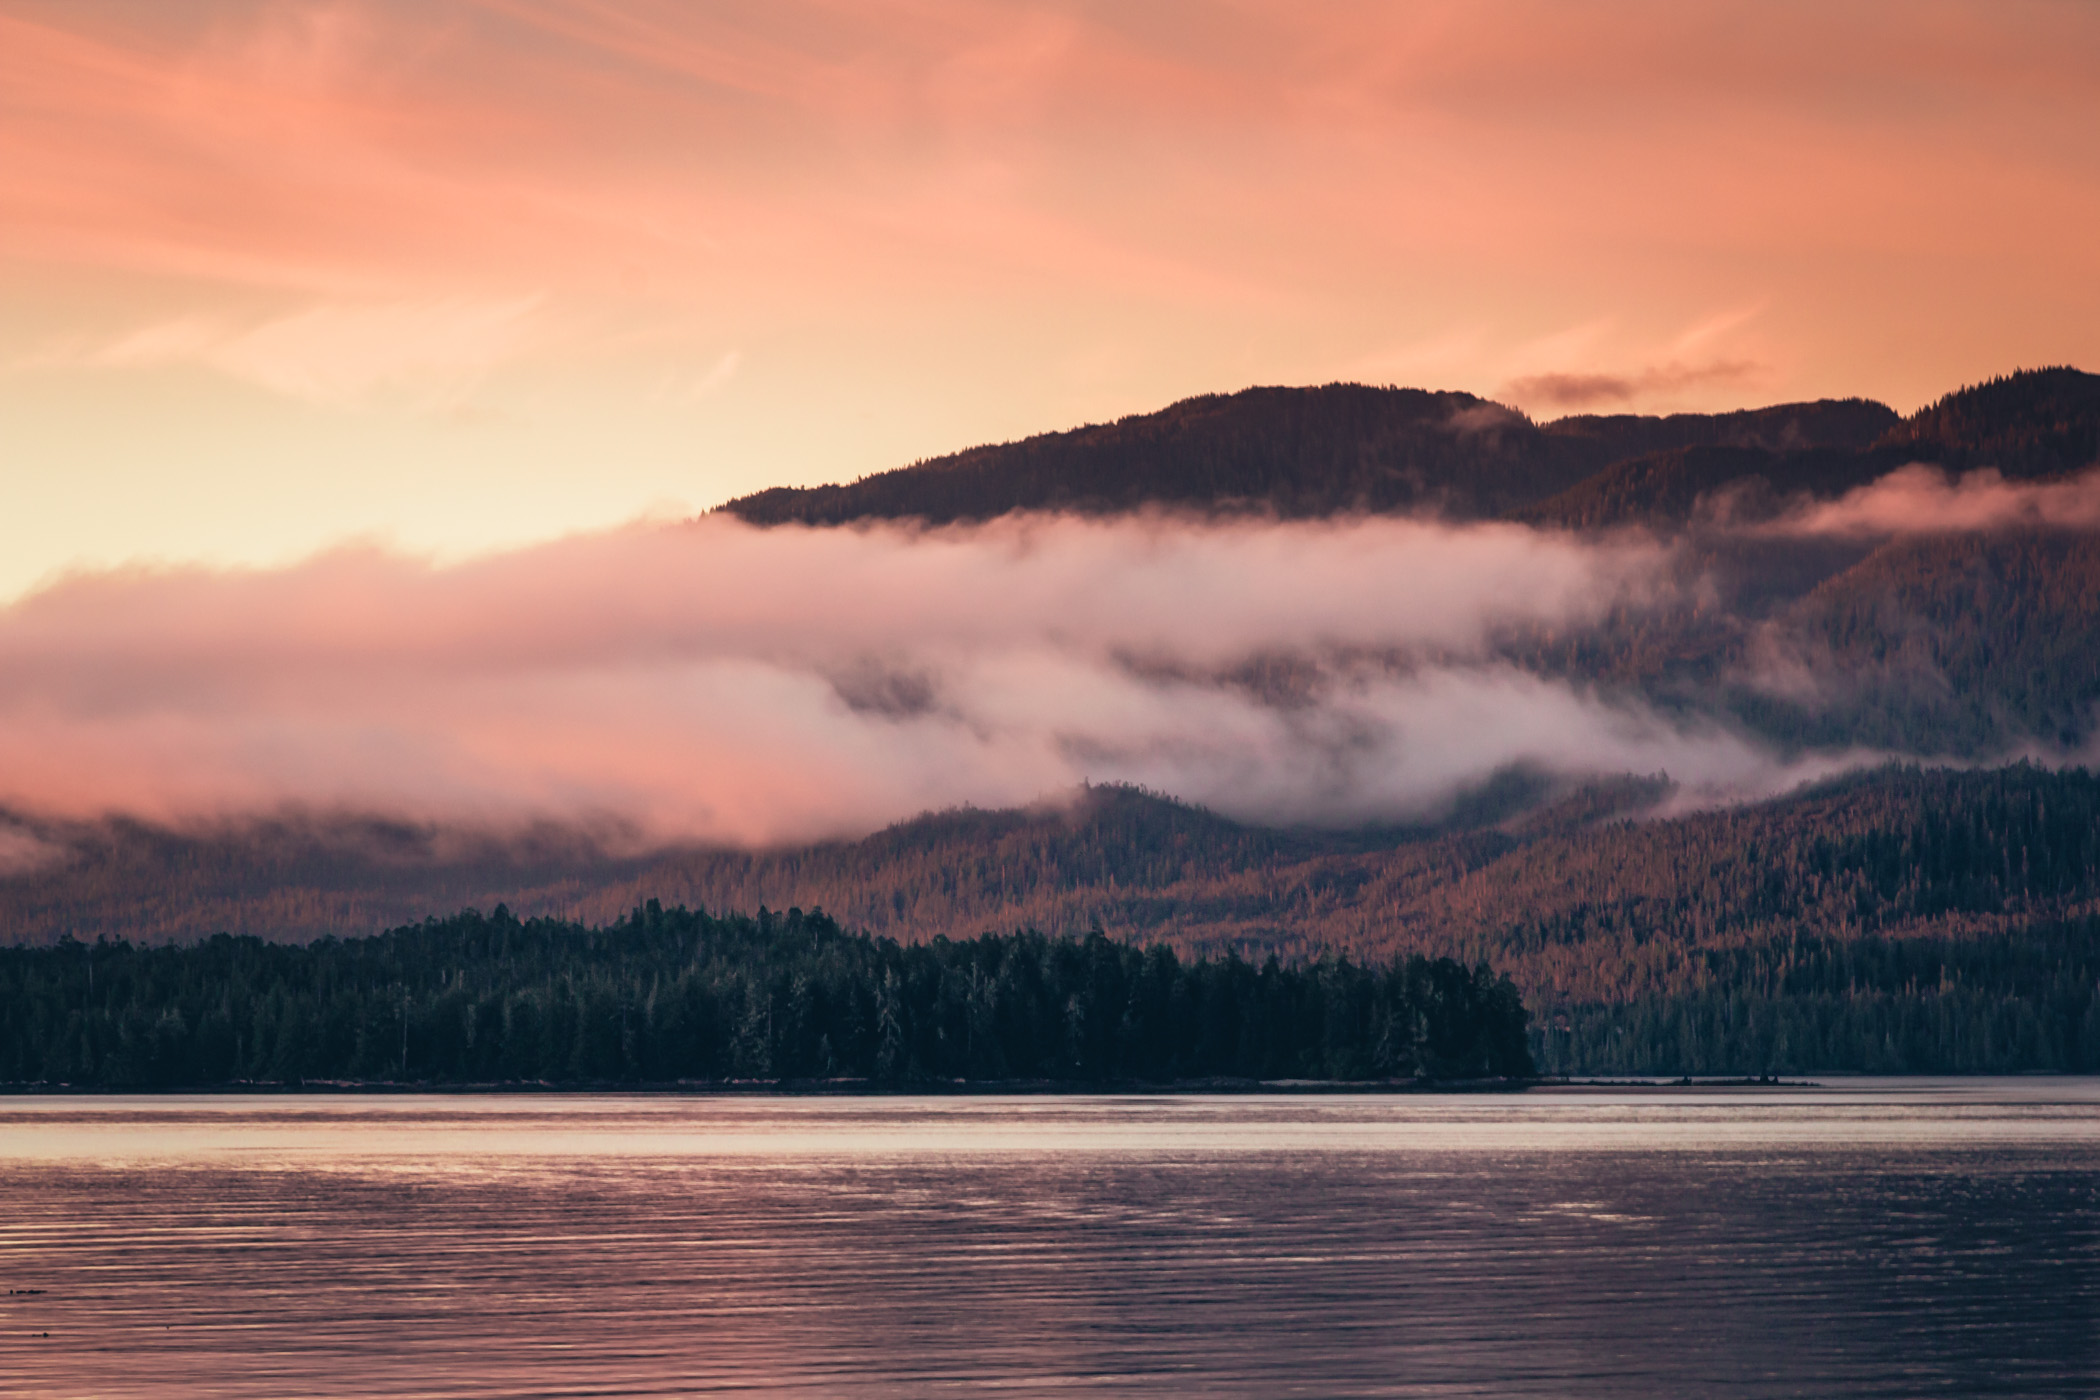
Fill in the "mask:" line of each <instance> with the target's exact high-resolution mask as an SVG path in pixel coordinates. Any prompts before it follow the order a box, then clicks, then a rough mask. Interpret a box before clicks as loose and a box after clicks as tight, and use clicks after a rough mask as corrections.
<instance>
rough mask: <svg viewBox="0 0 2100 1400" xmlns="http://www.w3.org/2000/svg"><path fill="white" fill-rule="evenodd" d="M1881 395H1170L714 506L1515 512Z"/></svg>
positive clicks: (1828, 433)
mask: <svg viewBox="0 0 2100 1400" xmlns="http://www.w3.org/2000/svg"><path fill="white" fill-rule="evenodd" d="M1895 422H1896V417H1895V415H1894V414H1893V413H1891V412H1890V411H1889V410H1888V409H1886V408H1884V407H1882V406H1881V405H1880V404H1870V403H1867V402H1865V401H1864V400H1848V401H1845V402H1842V403H1838V402H1826V403H1814V404H1786V405H1782V406H1780V407H1777V408H1767V409H1754V410H1749V411H1746V412H1742V413H1724V414H1689V413H1687V414H1677V415H1675V416H1672V417H1669V418H1637V417H1633V416H1631V415H1623V416H1617V417H1603V418H1596V417H1585V418H1569V419H1563V420H1561V421H1560V422H1558V423H1549V424H1544V425H1540V424H1535V423H1533V422H1532V421H1531V420H1530V419H1528V418H1526V417H1524V416H1523V415H1522V414H1520V413H1517V412H1515V411H1513V410H1511V409H1508V408H1505V407H1503V406H1501V405H1500V404H1495V403H1491V402H1489V401H1487V400H1485V399H1479V398H1475V397H1474V396H1472V395H1471V394H1458V393H1442V394H1438V393H1429V392H1426V391H1424V390H1420V389H1373V388H1367V387H1365V386H1364V385H1361V384H1328V385H1323V386H1321V387H1319V388H1310V389H1276V388H1263V389H1247V390H1243V391H1242V392H1240V393H1237V394H1209V395H1205V396H1203V397H1201V398H1194V399H1184V400H1182V401H1181V402H1180V403H1177V404H1174V405H1172V406H1171V407H1169V408H1166V409H1163V410H1161V411H1160V412H1158V413H1148V414H1140V415H1134V416H1132V417H1129V418H1123V419H1119V420H1118V421H1116V422H1114V423H1107V424H1100V425H1097V426H1094V427H1087V428H1078V429H1075V430H1073V431H1071V432H1063V433H1045V434H1042V435H1040V436H1037V437H1032V438H1027V439H1024V440H1023V441H1020V442H1013V443H1004V444H1000V445H996V446H988V447H975V448H971V449H970V450H969V451H967V452H959V453H956V454H954V455H953V456H948V457H940V458H936V459H934V460H932V461H928V462H919V463H916V464H914V465H912V466H909V467H903V468H899V469H898V470H895V471H888V472H880V473H877V474H876V475H874V476H868V477H863V478H862V479H861V480H859V481H856V482H854V483H852V484H851V485H847V486H819V487H813V488H809V489H799V488H790V487H776V488H774V489H772V490H769V491H761V492H758V493H757V494H755V495H751V496H745V497H743V498H741V499H739V500H734V501H731V502H729V503H728V504H727V505H725V506H724V507H722V509H724V510H726V511H728V512H729V513H730V514H732V515H736V516H740V517H741V518H743V519H745V520H749V521H751V522H752V523H754V524H759V525H780V524H786V523H789V522H791V521H792V522H800V523H803V524H810V525H836V524H841V523H844V522H846V521H849V520H865V519H904V518H915V519H920V520H925V521H929V522H931V523H934V524H947V523H949V522H952V521H958V520H988V519H991V518H993V517H995V516H999V515H1004V514H1006V513H1007V512H1008V511H1015V510H1040V511H1075V512H1079V513H1082V514H1109V513H1114V512H1119V511H1133V510H1138V509H1140V508H1143V507H1165V508H1171V509H1179V510H1188V511H1200V512H1211V511H1226V512H1234V511H1255V512H1262V513H1267V514H1273V515H1276V516H1280V517H1283V518H1286V519H1290V518H1303V517H1309V516H1323V515H1337V514H1341V513H1343V512H1347V511H1373V512H1390V511H1414V510H1435V511H1437V512H1439V513H1441V514H1444V515H1447V516H1452V517H1467V516H1487V515H1497V514H1503V513H1507V512H1511V511H1518V510H1521V509H1523V508H1524V507H1526V506H1529V505H1531V504H1532V503H1534V502H1536V501H1539V500H1541V499H1543V498H1544V497H1547V496H1550V495H1552V494H1554V493H1555V492H1557V491H1561V490H1563V489H1565V488H1567V487H1570V486H1573V485H1574V484H1575V483H1576V482H1577V481H1580V480H1582V479H1583V478H1584V477H1586V476H1588V475H1590V474H1591V473H1593V472H1595V471H1598V470H1599V469H1600V468H1603V467H1606V466H1608V465H1609V464H1611V463H1612V462H1615V461H1618V460H1620V459H1622V458H1625V457H1631V456H1637V455H1640V454H1643V453H1649V452H1655V451H1659V450H1663V449H1668V448H1681V447H1686V446H1691V445H1694V444H1707V443H1717V444H1728V445H1736V446H1744V447H1770V448H1772V449H1775V450H1778V449H1798V448H1809V447H1816V446H1831V447H1842V448H1847V449H1855V448H1860V447H1864V446H1865V445H1866V444H1867V442H1868V441H1869V440H1871V439H1872V438H1873V437H1874V436H1876V435H1877V434H1880V433H1882V432H1885V431H1886V430H1887V429H1888V428H1890V427H1891V426H1893V425H1894V423H1895Z"/></svg>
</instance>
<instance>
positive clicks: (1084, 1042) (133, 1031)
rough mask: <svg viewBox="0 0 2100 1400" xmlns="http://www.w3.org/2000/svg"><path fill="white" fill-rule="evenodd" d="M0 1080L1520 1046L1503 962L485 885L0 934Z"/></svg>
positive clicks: (902, 1080) (1094, 1071) (963, 1067)
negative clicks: (348, 904)
mask: <svg viewBox="0 0 2100 1400" xmlns="http://www.w3.org/2000/svg"><path fill="white" fill-rule="evenodd" d="M0 1009H4V1014H0V1080H4V1081H8V1082H13V1083H16V1084H47V1085H72V1086H79V1087H112V1088H114V1087H154V1088H173V1087H182V1086H207V1085H220V1084H236V1083H271V1084H300V1083H304V1082H310V1081H362V1082H390V1083H423V1084H466V1083H546V1084H594V1085H595V1084H668V1083H678V1082H691V1081H711V1082H718V1081H726V1080H762V1081H777V1080H837V1079H845V1080H861V1081H866V1082H868V1083H871V1084H876V1085H909V1084H914V1083H919V1084H924V1083H928V1082H937V1081H957V1080H968V1081H999V1080H1058V1081H1073V1082H1086V1083H1114V1082H1137V1081H1142V1082H1171V1081H1176V1080H1191V1079H1203V1078H1213V1077H1238V1078H1258V1079H1296V1078H1303V1079H1321V1080H1361V1079H1410V1078H1418V1077H1421V1078H1436V1079H1473V1078H1487V1077H1523V1076H1526V1075H1529V1074H1530V1073H1531V1070H1532V1064H1531V1059H1530V1053H1529V1048H1528V1042H1527V1036H1526V1027H1525V1020H1526V1013H1525V1010H1524V1007H1523V1004H1522V1001H1521V999H1520V998H1519V996H1518V994H1517V991H1516V989H1515V987H1514V986H1513V985H1512V984H1511V983H1510V982H1509V981H1508V980H1507V979H1506V978H1502V977H1498V976H1495V975H1493V974H1492V973H1490V972H1489V971H1488V969H1487V968H1486V967H1485V966H1484V965H1482V966H1478V967H1473V968H1468V967H1466V966H1464V965H1462V964H1460V963H1457V962H1455V961H1452V960H1450V959H1447V958H1437V959H1431V958H1425V957H1419V956H1417V957H1411V958H1405V959H1396V960H1393V961H1391V962H1388V963H1386V964H1383V965H1375V966H1372V965H1361V964H1357V963H1352V962H1350V961H1348V960H1346V959H1338V958H1328V959H1322V960H1320V961H1318V962H1313V963H1307V964H1301V965H1296V966H1286V965H1283V964H1281V963H1279V962H1278V961H1277V960H1276V959H1274V958H1271V959H1269V960H1267V961H1266V962H1264V963H1263V964H1261V965H1260V966H1256V965H1254V964H1252V963H1249V962H1247V961H1245V960H1243V959H1241V958H1239V957H1238V956H1236V955H1227V956H1225V957H1222V958H1197V959H1194V960H1184V959H1183V958H1181V957H1180V956H1178V955H1177V954H1176V953H1175V952H1174V951H1173V950H1172V949H1170V948H1168V947H1165V946H1163V945H1154V946H1151V947H1138V946H1134V945H1130V944H1124V943H1119V942H1117V941H1115V940H1112V939H1110V938H1108V937H1106V936H1105V935H1103V934H1101V933H1099V932H1098V931H1096V932H1093V933H1090V934H1088V935H1087V936H1085V937H1083V938H1073V937H1061V938H1052V937H1046V936H1044V935H1043V934H1040V933H1034V932H1017V933H1012V934H1004V935H1001V934H985V935H983V936H981V937H976V938H971V939H963V940H950V939H946V938H937V939H934V940H933V941H932V942H929V943H924V944H918V945H903V944H899V943H897V942H896V941H894V940H891V939H887V938H872V937H868V936H865V935H860V934H853V933H848V932H846V931H844V930H842V929H841V928H840V927H839V925H838V924H837V923H836V922H835V921H834V920H833V919H831V918H830V917H828V916H827V915H825V914H823V913H821V912H819V911H814V910H812V911H810V912H806V913H805V912H804V911H802V910H800V909H790V910H788V911H787V912H786V913H785V914H776V913H774V912H772V911H770V910H767V909H765V908H763V907H761V908H760V910H759V912H758V914H757V915H756V916H755V917H754V916H744V915H734V914H729V915H711V914H708V913H705V912H699V911H693V910H688V909H684V908H671V909H665V908H663V907H662V906H661V905H660V904H658V903H657V902H656V901H653V900H652V901H650V902H649V903H647V904H646V905H643V906H641V907H638V908H636V909H635V910H634V911H633V912H632V913H631V914H630V915H628V916H626V917H625V918H623V919H621V920H619V921H618V922H616V923H614V924H612V925H610V926H606V927H599V928H592V927H586V926H584V925H581V924H576V923H572V922H566V921H562V920H554V919H531V920H520V919H517V918H515V917H513V916H512V915H511V914H510V913H509V912H508V911H507V910H506V909H504V908H503V907H501V906H498V907H497V909H496V911H495V912H494V913H493V914H490V915H487V916H484V915H482V914H480V913H477V912H473V911H469V912H466V913H462V914H459V915H456V916H454V917H452V918H448V919H442V920H428V921H425V922H424V923H422V924H420V925H413V926H408V927H403V928H397V929H394V930H392V931H391V932H388V933H385V934H381V935H378V936H376V937H371V938H349V939H333V938H328V939H322V940H320V941H318V942H315V943H311V944H306V945H303V946H302V945H291V944H277V943H268V942H264V941H263V940H261V939H257V938H246V937H244V938H235V937H231V936H228V935H224V934H221V935H218V936H216V937H213V938H210V939H207V940H204V941H202V942H199V943H195V944H190V945H186V946H168V947H135V946H132V945H131V944H128V943H122V942H118V943H97V944H83V943H78V942H73V941H68V942H65V943H62V944H60V945H58V946H56V947H47V948H9V949H0Z"/></svg>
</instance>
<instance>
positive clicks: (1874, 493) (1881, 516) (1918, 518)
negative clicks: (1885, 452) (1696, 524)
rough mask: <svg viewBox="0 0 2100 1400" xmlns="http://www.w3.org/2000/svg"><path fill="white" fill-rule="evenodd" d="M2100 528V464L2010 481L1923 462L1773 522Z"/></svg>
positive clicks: (1796, 527)
mask: <svg viewBox="0 0 2100 1400" xmlns="http://www.w3.org/2000/svg"><path fill="white" fill-rule="evenodd" d="M2036 525H2041V526H2055V527H2067V528H2073V529H2080V530H2092V529H2100V470H2095V471H2088V472H2085V473H2083V474H2081V475H2078V476H2075V477H2067V478H2062V479H2058V480H2053V481H2007V480H2006V479H2005V478H2004V477H2003V476H2002V475H2000V474H1999V473H1998V472H1997V471H1996V470H1995V469H1991V468H1985V469H1983V470H1981V471H1973V472H1968V473H1966V474H1964V475H1963V476H1961V477H1959V478H1955V477H1950V476H1949V475H1948V474H1947V473H1946V472H1945V471H1943V470H1941V469H1940V468H1938V467H1932V466H1925V465H1923V464H1917V465H1912V466H1908V467H1904V468H1902V469H1900V470H1898V471H1893V472H1890V473H1889V474H1888V475H1887V476H1884V477H1882V478H1881V479H1880V480H1878V481H1875V482H1871V483H1869V484H1868V485H1865V486H1862V487H1859V488H1858V489H1856V490H1853V491H1848V492H1847V493H1845V495H1844V496H1842V497H1840V498H1839V499H1837V500H1835V501H1827V502H1822V503H1820V504H1815V505H1810V506H1804V507H1803V508H1802V509H1800V510H1798V511H1796V512H1794V513H1793V514H1791V515H1788V516H1787V517H1785V518H1784V519H1782V520H1779V521H1776V522H1774V523H1773V524H1772V525H1771V526H1770V527H1769V529H1770V530H1772V531H1773V532H1775V533H1790V534H1808V535H1894V534H1926V533H1954V532H1960V531H1971V530H1998V529H2005V528H2007V527H2017V526H2036Z"/></svg>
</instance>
